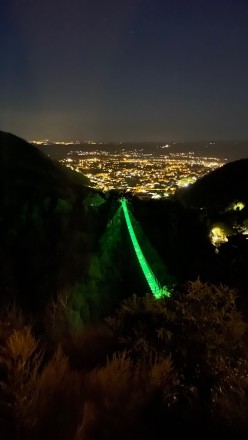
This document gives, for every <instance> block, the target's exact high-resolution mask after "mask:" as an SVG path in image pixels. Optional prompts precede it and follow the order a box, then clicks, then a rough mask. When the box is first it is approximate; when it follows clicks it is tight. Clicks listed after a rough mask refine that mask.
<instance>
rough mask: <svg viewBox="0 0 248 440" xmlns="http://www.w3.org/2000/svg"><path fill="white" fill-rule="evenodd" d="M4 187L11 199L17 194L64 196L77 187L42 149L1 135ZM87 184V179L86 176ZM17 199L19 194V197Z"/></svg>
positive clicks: (12, 137) (0, 155)
mask: <svg viewBox="0 0 248 440" xmlns="http://www.w3.org/2000/svg"><path fill="white" fill-rule="evenodd" d="M0 163H1V164H2V172H1V177H0V182H1V186H2V187H3V191H4V193H5V195H6V196H7V195H8V197H11V195H12V193H13V192H15V191H17V192H18V193H21V194H24V192H26V191H28V194H31V193H33V194H34V195H36V196H37V195H38V194H37V192H38V193H42V194H44V193H47V192H48V193H49V194H54V195H61V194H64V193H66V192H67V191H68V186H69V185H70V184H71V183H73V182H72V179H71V178H69V177H68V175H67V172H66V171H65V170H63V169H62V168H60V165H59V164H56V163H54V162H52V161H51V160H50V159H49V158H48V157H47V156H45V155H44V154H43V153H42V152H41V151H39V150H38V148H36V147H34V146H33V145H31V144H29V143H28V142H26V141H24V140H23V139H20V138H18V137H17V136H14V135H12V134H9V133H5V132H2V131H0ZM82 182H83V176H82ZM15 197H16V194H15Z"/></svg>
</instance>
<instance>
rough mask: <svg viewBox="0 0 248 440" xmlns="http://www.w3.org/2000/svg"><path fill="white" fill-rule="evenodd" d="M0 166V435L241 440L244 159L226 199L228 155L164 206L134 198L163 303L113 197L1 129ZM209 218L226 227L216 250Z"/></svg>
mask: <svg viewBox="0 0 248 440" xmlns="http://www.w3.org/2000/svg"><path fill="white" fill-rule="evenodd" d="M0 161H1V164H2V170H3V171H2V173H1V177H0V183H1V199H0V227H1V229H0V231H1V232H0V234H1V248H0V258H1V265H0V274H1V276H0V292H1V294H0V303H1V307H0V432H1V438H3V439H10V440H11V439H16V440H19V439H37V440H39V439H44V438H48V439H50V438H51V439H64V440H67V439H68V440H81V439H83V440H88V439H89V440H94V439H99V438H101V439H114V438H115V437H118V438H120V439H122V438H123V439H124V438H130V439H132V438H133V439H146V438H147V439H148V438H157V437H159V436H161V432H162V435H163V437H165V436H166V435H168V432H170V431H172V432H173V435H174V436H176V437H177V436H179V434H182V433H183V435H186V434H188V435H190V436H191V437H193V438H198V437H203V435H205V436H208V437H209V436H210V435H216V434H218V435H222V436H225V437H227V438H247V434H248V422H247V410H248V358H247V322H246V320H247V307H246V292H247V287H248V280H247V275H246V272H247V269H246V268H247V263H248V251H247V240H246V239H245V238H246V237H245V236H244V235H243V234H242V228H243V227H244V225H245V224H246V220H247V218H248V212H247V207H246V206H247V205H246V206H245V207H244V209H242V211H239V210H237V211H233V210H231V209H229V205H230V204H232V203H233V202H235V201H239V200H242V201H243V202H244V204H246V203H247V202H248V200H247V198H248V195H247V194H248V193H247V192H246V191H245V189H244V185H245V177H244V176H245V175H246V174H245V171H244V167H245V166H246V168H248V165H247V161H240V171H237V169H238V167H239V164H238V163H234V164H233V167H234V170H236V171H234V175H235V173H236V177H237V178H238V177H239V178H240V183H239V184H238V183H237V187H236V189H233V192H231V189H230V190H228V191H227V192H228V194H227V195H226V194H225V191H224V188H225V185H224V184H223V182H222V179H224V180H225V179H226V184H228V185H229V181H230V180H231V174H232V173H231V171H230V170H231V169H232V164H228V165H226V166H225V167H223V168H222V169H220V170H218V173H217V171H216V172H215V173H212V174H210V175H209V176H206V177H205V178H203V179H202V180H201V181H199V182H197V185H198V186H197V188H196V189H195V186H193V187H192V188H189V189H188V191H187V192H182V193H181V194H178V195H177V196H176V197H175V198H173V199H171V200H168V201H165V202H158V201H149V202H143V201H141V200H139V199H135V198H132V197H131V196H130V197H129V198H130V204H129V208H130V211H131V212H132V213H133V215H134V217H133V223H134V228H135V231H136V234H137V236H138V238H139V240H140V242H141V243H142V249H143V251H144V253H145V255H146V257H147V259H148V261H149V264H150V265H151V267H152V269H153V271H154V273H156V275H157V276H158V278H159V280H160V281H161V283H162V284H166V285H168V286H169V287H170V289H171V291H172V296H171V298H162V299H161V300H156V299H154V298H153V297H152V296H151V295H149V294H146V292H147V287H146V285H145V282H144V279H143V275H142V273H141V271H140V268H139V266H138V263H137V261H136V256H135V254H134V251H133V249H132V246H131V243H130V239H129V236H128V232H127V229H126V226H125V223H124V218H123V214H122V212H121V210H120V209H119V207H120V204H119V201H118V199H119V196H120V195H119V194H118V193H117V192H114V191H112V192H110V193H109V194H105V195H104V194H101V193H100V192H97V191H94V190H92V189H90V188H88V187H87V180H86V179H85V178H84V177H83V176H80V175H79V174H75V173H73V172H68V171H67V170H64V168H63V169H62V168H61V167H60V166H59V165H58V164H56V163H53V162H51V161H50V160H49V159H48V158H47V157H45V156H44V155H43V154H41V153H40V152H39V150H37V149H36V148H35V147H32V146H31V145H29V144H28V143H26V142H25V141H22V140H20V139H18V138H16V137H15V136H12V135H9V134H6V133H0ZM245 164H246V165H245ZM226 167H227V168H226ZM241 170H242V172H241ZM216 173H217V174H216ZM242 173H243V174H242ZM212 175H214V177H213V176H212ZM216 176H217V177H216ZM242 176H243V177H242ZM208 182H210V183H208ZM212 182H213V183H212ZM218 182H219V183H218ZM208 185H209V188H211V189H210V190H207V189H206V188H205V187H208ZM211 185H212V186H211ZM233 185H234V182H233ZM201 188H205V189H201ZM213 188H215V190H213ZM226 188H227V187H226ZM228 188H229V187H228ZM241 189H242V190H241ZM201 191H202V192H201ZM208 191H210V192H214V195H213V194H211V196H210V195H209V196H208ZM214 198H215V199H214ZM197 200H198V201H197ZM218 200H219V201H218ZM200 201H201V203H200ZM197 203H198V204H197ZM201 208H203V209H201ZM216 223H221V224H224V226H225V228H226V230H227V231H229V232H230V236H229V240H228V242H226V243H224V244H222V245H221V246H219V248H218V253H216V252H215V248H214V246H213V245H212V244H211V243H210V240H209V232H210V229H211V227H212V226H213V225H214V224H216ZM188 280H193V281H188ZM220 283H223V284H220ZM225 284H227V285H228V286H229V287H226V285H225ZM237 288H238V289H239V295H238V294H237ZM134 293H136V294H134Z"/></svg>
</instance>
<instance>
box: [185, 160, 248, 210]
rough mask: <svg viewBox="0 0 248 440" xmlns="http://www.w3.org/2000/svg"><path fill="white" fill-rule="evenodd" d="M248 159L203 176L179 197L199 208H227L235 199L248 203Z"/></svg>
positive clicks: (229, 164) (228, 164)
mask: <svg viewBox="0 0 248 440" xmlns="http://www.w3.org/2000/svg"><path fill="white" fill-rule="evenodd" d="M247 188H248V159H241V160H237V161H235V162H230V163H227V164H226V165H224V166H223V167H221V168H218V169H216V170H215V171H213V172H211V173H209V174H207V175H205V176H203V177H202V178H201V179H199V180H197V181H196V182H195V183H194V184H193V185H191V186H190V187H189V188H186V189H183V190H180V191H179V192H178V194H177V197H178V198H179V199H181V200H182V201H183V202H185V203H186V204H188V205H190V206H194V207H197V208H200V207H204V208H210V207H211V208H213V209H225V208H227V207H228V206H229V205H230V204H231V203H233V202H234V201H240V200H241V201H243V202H245V203H248V190H247Z"/></svg>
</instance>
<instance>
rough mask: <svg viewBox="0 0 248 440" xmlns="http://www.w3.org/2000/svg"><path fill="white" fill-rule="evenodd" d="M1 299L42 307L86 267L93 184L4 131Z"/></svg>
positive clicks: (0, 143)
mask: <svg viewBox="0 0 248 440" xmlns="http://www.w3.org/2000/svg"><path fill="white" fill-rule="evenodd" d="M0 166H1V173H0V190H1V196H0V235H1V237H0V241H1V248H0V260H1V264H0V301H1V300H3V301H6V299H7V298H10V297H13V296H14V297H16V298H17V299H18V300H20V301H21V302H22V303H25V305H27V306H28V307H29V306H30V307H37V308H39V307H40V306H42V305H45V303H46V301H47V299H48V298H49V297H50V296H51V295H52V294H53V293H56V292H57V291H58V290H60V289H64V288H66V286H70V285H73V284H74V283H75V282H76V281H77V280H80V279H81V278H82V277H83V276H84V275H85V273H86V272H87V264H88V260H89V254H90V252H91V248H92V246H94V240H95V239H96V237H95V230H97V228H96V227H95V213H94V212H92V210H90V209H89V207H88V206H87V199H89V197H90V196H91V195H92V194H94V193H95V192H94V190H92V189H90V188H87V187H86V186H84V185H83V184H82V183H84V182H86V180H85V179H84V177H83V176H82V179H81V178H80V176H78V173H76V174H77V176H76V178H75V177H74V173H73V172H71V173H69V174H68V173H67V172H66V170H64V169H63V168H62V167H60V166H59V165H57V164H56V163H53V162H52V161H51V160H50V159H49V158H48V157H46V156H44V155H43V154H42V153H41V152H40V151H39V150H38V149H37V148H36V147H34V146H32V145H30V144H29V143H27V142H25V141H24V140H22V139H20V138H18V137H16V136H14V135H12V134H8V133H4V132H0Z"/></svg>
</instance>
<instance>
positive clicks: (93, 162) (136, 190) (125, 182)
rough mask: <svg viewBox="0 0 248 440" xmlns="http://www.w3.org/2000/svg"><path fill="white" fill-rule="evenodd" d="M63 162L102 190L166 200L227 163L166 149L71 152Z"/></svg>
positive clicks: (191, 153)
mask: <svg viewBox="0 0 248 440" xmlns="http://www.w3.org/2000/svg"><path fill="white" fill-rule="evenodd" d="M160 148H161V149H162V148H163V147H160ZM166 153H167V151H166ZM61 163H63V164H65V165H66V166H67V167H70V168H72V169H74V170H76V171H77V172H80V173H82V174H84V175H85V176H87V177H88V179H89V180H90V184H89V185H90V186H93V187H95V188H98V189H100V190H102V191H109V190H112V189H118V190H121V191H129V192H132V193H133V194H136V195H138V196H139V197H143V198H144V197H146V198H164V197H169V196H170V195H172V194H174V193H175V191H176V190H177V189H178V188H181V187H186V186H188V185H190V184H192V183H194V182H195V181H196V180H197V179H198V178H199V177H202V176H203V175H204V174H207V173H208V172H210V171H213V170H214V169H216V168H218V167H220V166H222V165H224V164H225V163H226V160H225V159H219V158H216V157H206V156H205V157H201V156H198V155H196V154H195V153H194V152H193V151H192V152H188V153H177V152H173V153H171V152H170V153H167V154H164V150H162V151H161V150H156V151H155V153H147V152H145V151H144V150H143V149H142V148H141V149H134V150H126V149H124V148H123V149H121V150H120V151H115V152H109V151H105V150H102V149H101V150H94V151H86V150H71V151H69V152H68V153H67V156H66V157H65V158H63V159H61Z"/></svg>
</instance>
